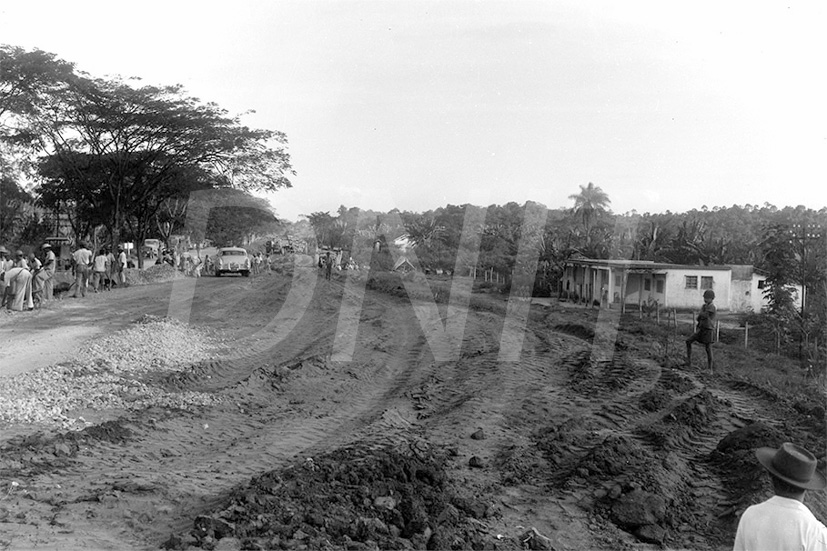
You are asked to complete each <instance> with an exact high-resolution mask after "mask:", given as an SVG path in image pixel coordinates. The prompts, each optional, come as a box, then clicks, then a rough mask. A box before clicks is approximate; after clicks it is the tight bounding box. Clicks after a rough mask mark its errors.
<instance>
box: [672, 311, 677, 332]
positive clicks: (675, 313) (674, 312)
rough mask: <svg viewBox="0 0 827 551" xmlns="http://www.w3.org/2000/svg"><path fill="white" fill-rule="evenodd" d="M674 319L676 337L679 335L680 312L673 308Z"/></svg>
mask: <svg viewBox="0 0 827 551" xmlns="http://www.w3.org/2000/svg"><path fill="white" fill-rule="evenodd" d="M672 319H673V320H675V338H677V336H678V312H677V311H676V310H675V309H674V308H672Z"/></svg>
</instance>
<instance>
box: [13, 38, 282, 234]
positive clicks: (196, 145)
mask: <svg viewBox="0 0 827 551" xmlns="http://www.w3.org/2000/svg"><path fill="white" fill-rule="evenodd" d="M0 140H3V141H4V142H6V143H8V144H11V145H13V146H15V147H18V148H23V149H25V150H26V151H28V152H29V154H30V155H31V157H32V159H33V160H32V166H33V167H34V168H35V175H36V176H37V177H38V179H39V185H38V187H37V188H36V190H35V191H36V193H37V195H38V197H39V200H40V202H41V204H43V205H44V206H45V207H47V208H49V209H51V210H53V211H55V212H61V213H65V214H66V215H68V216H70V218H73V220H74V222H73V227H74V229H75V233H76V234H77V235H78V236H79V237H82V236H83V235H84V233H85V232H88V231H89V229H90V228H91V227H94V226H97V225H104V226H105V227H106V228H107V229H108V230H109V232H110V233H111V235H112V239H113V241H115V242H117V241H118V240H119V237H120V232H122V231H127V232H128V233H129V234H130V235H131V236H132V237H134V238H136V239H143V238H144V237H145V236H146V235H147V234H148V232H150V231H152V228H153V227H154V226H155V225H157V222H158V221H157V217H158V216H159V213H160V212H161V211H162V206H163V205H165V204H168V202H169V201H170V200H172V199H174V198H178V199H179V200H180V199H183V198H186V197H187V195H188V194H189V193H190V192H191V191H194V190H198V189H208V188H216V187H224V188H228V189H234V190H239V191H241V192H253V191H275V190H278V189H281V188H286V187H291V181H290V176H291V175H293V174H295V172H294V171H293V168H292V165H291V162H290V155H289V153H288V152H287V139H286V136H285V135H284V134H283V133H281V132H278V131H273V130H260V129H252V128H249V127H247V126H245V125H243V124H242V123H241V120H240V118H239V117H232V116H230V115H228V113H227V112H226V111H225V110H223V109H221V108H220V107H219V106H217V105H216V104H214V103H203V102H201V101H200V100H198V99H196V98H193V97H190V96H187V95H186V93H185V91H184V90H183V89H182V88H181V87H180V86H137V87H136V86H133V85H132V84H131V83H129V82H125V81H123V80H122V79H120V78H92V77H90V76H89V75H86V74H85V73H80V72H77V71H75V69H74V66H73V64H71V63H67V62H65V61H62V60H60V59H58V58H57V57H56V56H55V55H54V54H50V53H46V52H42V51H39V50H35V51H32V52H28V51H25V50H23V49H21V48H16V47H11V46H2V47H0Z"/></svg>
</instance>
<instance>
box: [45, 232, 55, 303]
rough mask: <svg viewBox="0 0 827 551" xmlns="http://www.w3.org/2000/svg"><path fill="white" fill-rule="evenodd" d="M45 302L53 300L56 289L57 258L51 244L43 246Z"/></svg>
mask: <svg viewBox="0 0 827 551" xmlns="http://www.w3.org/2000/svg"><path fill="white" fill-rule="evenodd" d="M42 248H43V255H44V256H43V276H44V278H43V300H52V298H53V296H54V289H55V270H57V258H55V253H54V252H53V251H52V246H51V245H50V244H49V243H44V244H43V247H42Z"/></svg>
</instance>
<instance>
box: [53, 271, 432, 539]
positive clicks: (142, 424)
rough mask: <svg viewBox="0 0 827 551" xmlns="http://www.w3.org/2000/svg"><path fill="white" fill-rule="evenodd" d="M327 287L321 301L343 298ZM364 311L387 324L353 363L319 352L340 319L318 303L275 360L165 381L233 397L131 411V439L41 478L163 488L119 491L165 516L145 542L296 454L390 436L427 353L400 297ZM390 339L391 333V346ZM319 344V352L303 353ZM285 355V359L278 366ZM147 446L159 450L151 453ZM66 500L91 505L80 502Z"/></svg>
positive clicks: (202, 369)
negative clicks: (392, 407) (166, 413)
mask: <svg viewBox="0 0 827 551" xmlns="http://www.w3.org/2000/svg"><path fill="white" fill-rule="evenodd" d="M332 289H333V293H331V294H329V295H328V296H322V297H321V298H320V300H324V301H330V300H333V299H338V297H335V296H334V295H335V287H332ZM365 317H367V318H368V319H369V320H370V319H373V320H375V319H381V324H379V325H378V326H374V328H373V330H372V331H368V332H366V334H365V335H361V334H360V336H359V339H360V343H364V346H362V347H360V348H359V350H360V351H361V353H360V354H357V357H356V358H355V359H354V361H353V362H348V363H341V362H340V363H336V362H330V361H329V356H328V355H327V354H324V353H323V354H321V355H319V354H318V351H319V350H320V349H324V348H329V345H330V342H329V341H332V335H333V331H334V330H335V321H336V319H335V316H334V317H331V316H330V315H329V313H328V312H327V309H326V308H320V309H319V312H318V313H317V314H316V315H313V314H312V313H311V314H310V319H307V320H302V322H300V323H299V324H298V327H297V335H296V338H295V339H293V338H291V339H289V340H288V341H287V343H286V346H284V347H282V348H281V349H279V350H278V351H276V353H277V356H275V357H274V355H270V351H269V350H265V351H261V352H258V353H255V354H251V355H249V356H245V357H243V358H231V359H223V360H220V361H215V362H208V363H205V364H202V365H199V366H196V368H195V370H194V372H193V374H191V375H189V376H188V377H181V378H178V379H171V380H169V379H168V380H166V381H165V383H166V384H167V385H168V386H169V387H170V388H171V389H173V390H178V389H186V390H194V389H199V390H209V391H211V392H215V393H216V394H219V395H223V396H225V397H226V398H227V400H225V402H224V403H222V404H220V405H219V406H217V407H213V408H202V409H199V410H197V411H193V412H180V413H179V414H177V415H174V416H173V417H174V418H169V419H160V420H154V419H152V417H151V415H152V413H151V412H143V413H139V414H135V415H132V416H131V417H130V418H129V419H128V420H125V421H124V423H125V424H126V425H129V426H131V427H133V428H134V437H133V439H132V440H130V441H129V442H127V443H126V445H124V446H123V447H120V446H119V447H113V446H98V445H95V446H91V447H90V448H87V449H85V450H82V452H81V453H82V454H83V461H82V462H76V463H75V464H73V465H71V466H70V467H69V468H68V469H66V470H64V471H62V472H60V473H55V476H46V477H44V478H43V480H44V483H56V481H57V480H60V481H61V484H62V485H63V488H64V490H65V491H66V492H67V493H75V494H78V493H83V492H84V491H85V492H86V493H88V488H85V489H84V486H88V485H85V484H84V482H83V481H84V480H90V479H95V480H97V481H98V482H97V483H96V486H97V487H98V490H96V492H97V495H102V494H105V493H107V492H108V490H107V488H113V487H115V486H116V485H118V483H119V482H118V481H121V480H124V479H125V478H129V479H131V480H133V481H139V483H140V484H141V485H143V487H146V488H158V489H161V488H167V489H168V490H164V491H160V490H159V491H157V492H155V493H154V495H153V496H152V497H148V496H146V495H143V496H137V495H132V494H129V493H128V492H127V493H121V495H120V496H119V500H120V503H121V505H120V506H119V509H122V510H123V511H129V510H131V509H141V502H142V501H146V500H148V501H150V502H153V503H154V504H155V506H157V507H155V508H157V509H158V510H159V511H163V513H164V517H165V518H163V519H161V518H158V515H157V514H156V515H154V517H153V518H152V519H148V521H147V523H146V526H144V527H141V526H136V527H134V530H135V532H136V533H137V534H139V535H140V538H139V539H141V538H143V539H146V540H149V541H158V538H160V537H163V536H164V535H168V534H169V533H170V532H171V531H175V530H181V529H185V528H186V525H187V524H188V523H189V522H191V520H192V516H193V514H194V511H197V510H200V509H203V508H205V507H209V506H210V505H212V504H214V503H215V501H216V499H217V498H216V496H220V495H221V494H222V493H223V492H226V491H229V489H231V488H232V487H234V486H236V485H237V484H239V483H242V482H245V481H246V480H247V479H249V478H250V477H251V476H253V475H256V474H260V473H261V472H263V471H268V470H271V469H275V468H277V467H278V466H279V465H281V464H283V463H284V462H285V461H287V460H289V459H292V458H294V457H296V456H297V455H312V454H315V453H320V452H322V451H325V450H330V449H333V448H335V447H337V446H341V445H344V444H346V443H348V442H350V441H353V440H358V439H362V438H365V437H376V438H378V437H380V436H381V437H383V438H386V439H388V438H392V432H393V431H389V430H388V428H389V427H390V428H393V429H396V430H397V431H398V430H400V429H405V428H406V426H405V422H404V417H403V416H402V415H394V414H393V412H390V414H389V412H388V408H387V406H388V403H392V402H393V401H394V400H395V399H396V398H397V397H402V398H404V394H405V390H406V389H407V388H408V387H409V386H410V385H412V384H414V383H415V382H416V380H417V377H419V376H420V373H419V370H418V367H419V365H420V364H422V363H423V362H424V361H426V359H427V357H428V353H427V350H428V349H427V346H426V342H425V340H424V338H423V337H422V335H421V332H420V331H419V328H418V322H417V320H416V319H415V318H414V317H413V316H411V315H410V313H409V312H405V311H404V309H402V308H400V303H399V301H398V300H397V299H394V298H392V297H386V296H383V295H371V296H370V297H369V298H368V300H367V301H366V312H365ZM377 332H378V333H379V334H377ZM388 336H393V337H394V338H393V339H390V341H391V343H392V344H391V345H390V346H388V345H387V340H388ZM325 339H328V342H325ZM382 341H385V343H384V346H385V347H386V348H387V349H386V350H385V351H383V352H379V351H377V349H376V347H375V346H373V345H376V344H378V343H380V342H382ZM312 350H315V351H316V355H309V354H306V353H307V352H310V351H312ZM282 359H284V360H286V361H282V362H281V363H280V362H279V360H282ZM343 375H344V376H343ZM297 396H298V397H300V398H296V397H297ZM182 418H183V420H184V422H182ZM186 421H189V422H186ZM148 442H151V448H153V449H158V450H161V451H160V452H159V453H156V452H149V451H146V450H145V449H144V448H145V447H146V443H148ZM66 506H67V507H76V508H77V507H86V506H88V505H87V503H86V502H83V500H81V501H80V502H77V503H75V504H69V505H66ZM108 514H112V515H115V516H117V514H116V513H113V512H110V513H108ZM147 514H149V513H147ZM150 516H152V515H150ZM114 520H119V519H117V518H116V519H114ZM120 520H121V521H122V520H123V519H120ZM118 524H121V523H120V522H119V523H118ZM82 528H83V527H78V529H82ZM73 541H77V539H75V540H73Z"/></svg>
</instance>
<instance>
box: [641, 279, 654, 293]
mask: <svg viewBox="0 0 827 551" xmlns="http://www.w3.org/2000/svg"><path fill="white" fill-rule="evenodd" d="M643 290H644V291H651V290H652V280H651V279H644V280H643Z"/></svg>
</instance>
